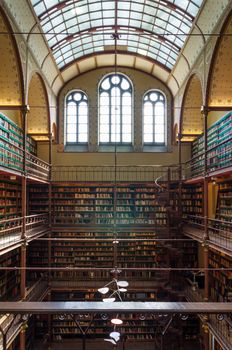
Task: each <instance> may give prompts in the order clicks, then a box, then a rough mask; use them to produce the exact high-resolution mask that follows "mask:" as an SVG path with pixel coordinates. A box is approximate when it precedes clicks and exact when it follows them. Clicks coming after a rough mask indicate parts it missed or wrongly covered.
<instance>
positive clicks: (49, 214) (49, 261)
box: [47, 133, 52, 350]
mask: <svg viewBox="0 0 232 350" xmlns="http://www.w3.org/2000/svg"><path fill="white" fill-rule="evenodd" d="M48 163H49V185H48V227H49V234H48V237H49V238H51V237H52V235H51V230H52V182H51V181H52V168H51V167H52V134H51V133H50V134H49V161H48ZM51 259H52V242H51V240H49V241H48V267H49V268H50V267H51ZM48 287H49V292H48V301H51V300H52V298H51V270H50V269H49V270H48ZM51 343H52V315H50V314H49V315H48V346H47V349H48V350H50V349H51V348H52V346H51Z"/></svg>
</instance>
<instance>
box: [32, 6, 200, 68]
mask: <svg viewBox="0 0 232 350" xmlns="http://www.w3.org/2000/svg"><path fill="white" fill-rule="evenodd" d="M202 2H203V0H153V1H152V0H134V1H127V0H116V1H115V0H114V1H110V0H101V1H99V0H66V1H64V0H31V3H32V5H33V7H34V10H35V13H36V15H37V16H38V18H39V21H40V24H41V26H42V29H43V31H44V33H45V37H46V39H47V41H48V45H49V47H50V48H51V50H52V52H53V55H54V58H55V60H56V63H57V65H58V67H59V68H60V69H62V68H64V67H65V66H66V65H67V64H70V63H71V62H73V61H75V60H78V59H81V58H83V57H84V56H87V55H93V54H96V53H99V52H107V51H110V50H109V49H108V48H110V47H111V51H113V46H114V40H113V38H112V34H113V33H114V32H115V26H117V32H118V34H119V39H118V41H117V45H118V51H124V52H129V53H132V54H136V55H141V56H145V57H147V58H148V59H152V60H154V61H156V62H158V63H159V64H161V65H163V66H164V67H165V68H167V69H169V70H170V69H172V67H173V65H174V64H175V62H176V59H177V57H178V55H179V52H180V50H181V48H182V46H183V44H184V41H185V39H186V37H187V34H188V33H189V32H190V30H191V27H192V24H193V20H194V18H195V16H196V15H197V13H198V11H199V8H200V6H201V4H202Z"/></svg>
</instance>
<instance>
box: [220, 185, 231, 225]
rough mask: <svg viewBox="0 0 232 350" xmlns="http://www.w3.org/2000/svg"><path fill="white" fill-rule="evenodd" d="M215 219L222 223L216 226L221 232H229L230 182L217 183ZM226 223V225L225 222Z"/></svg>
mask: <svg viewBox="0 0 232 350" xmlns="http://www.w3.org/2000/svg"><path fill="white" fill-rule="evenodd" d="M216 219H218V220H221V221H223V222H224V223H223V224H222V223H221V224H220V225H219V224H216V226H217V228H220V229H221V230H225V231H230V230H231V223H232V180H227V181H223V182H219V183H218V200H217V209H216ZM227 221H228V225H227V224H226V222H227Z"/></svg>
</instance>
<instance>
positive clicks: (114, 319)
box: [110, 317, 123, 326]
mask: <svg viewBox="0 0 232 350" xmlns="http://www.w3.org/2000/svg"><path fill="white" fill-rule="evenodd" d="M110 322H111V323H113V324H114V325H115V326H118V325H121V324H123V321H122V320H121V319H120V318H117V317H116V318H112V320H110Z"/></svg>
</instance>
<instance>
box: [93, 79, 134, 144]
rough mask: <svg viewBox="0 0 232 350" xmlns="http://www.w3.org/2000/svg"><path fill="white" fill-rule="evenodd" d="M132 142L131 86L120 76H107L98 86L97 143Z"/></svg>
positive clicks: (127, 80)
mask: <svg viewBox="0 0 232 350" xmlns="http://www.w3.org/2000/svg"><path fill="white" fill-rule="evenodd" d="M131 142H132V85H131V82H130V81H129V79H127V77H125V76H124V75H122V74H115V73H112V74H110V75H107V76H106V77H105V78H104V79H103V80H102V82H101V84H100V86H99V143H123V144H126V143H131Z"/></svg>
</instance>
